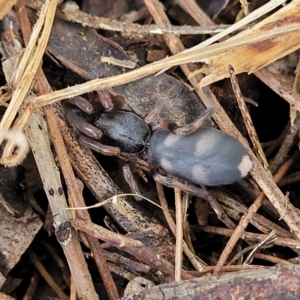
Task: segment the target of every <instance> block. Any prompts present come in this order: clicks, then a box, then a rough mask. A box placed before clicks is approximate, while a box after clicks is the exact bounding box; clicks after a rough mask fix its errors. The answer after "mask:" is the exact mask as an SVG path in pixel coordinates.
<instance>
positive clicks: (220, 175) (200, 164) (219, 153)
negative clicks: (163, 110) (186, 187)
mask: <svg viewBox="0 0 300 300" xmlns="http://www.w3.org/2000/svg"><path fill="white" fill-rule="evenodd" d="M148 154H149V159H150V161H151V162H152V163H154V164H155V165H157V166H159V167H161V168H162V169H164V170H165V171H166V172H168V173H170V174H171V175H174V176H177V177H179V178H182V179H185V180H188V181H190V182H193V183H195V184H203V185H207V186H217V185H225V184H230V183H233V182H236V181H239V180H241V179H242V178H243V177H245V176H246V175H247V174H248V172H249V171H250V170H251V168H252V166H253V163H252V161H251V159H250V157H249V155H248V153H247V151H246V149H245V148H244V146H243V145H242V144H241V143H240V142H239V141H238V140H237V139H235V138H234V137H232V136H230V135H228V134H226V133H224V132H222V131H220V130H217V129H214V128H210V127H201V128H199V129H198V130H197V131H195V132H194V133H192V134H189V135H184V136H177V135H174V134H173V133H171V132H170V131H169V130H160V131H157V132H155V133H154V134H153V136H152V137H151V140H150V144H149V152H148Z"/></svg>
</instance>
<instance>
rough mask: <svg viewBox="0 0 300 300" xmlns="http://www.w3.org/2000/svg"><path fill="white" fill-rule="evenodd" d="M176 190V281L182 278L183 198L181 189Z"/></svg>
mask: <svg viewBox="0 0 300 300" xmlns="http://www.w3.org/2000/svg"><path fill="white" fill-rule="evenodd" d="M174 191H175V207H176V252H175V281H180V280H181V267H182V240H183V231H182V206H181V202H182V198H181V190H180V189H179V188H174Z"/></svg>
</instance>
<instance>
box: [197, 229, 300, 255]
mask: <svg viewBox="0 0 300 300" xmlns="http://www.w3.org/2000/svg"><path fill="white" fill-rule="evenodd" d="M199 229H200V231H204V232H208V233H213V234H219V235H223V236H228V237H231V236H232V235H233V233H234V230H233V229H228V228H220V227H213V226H203V227H200V228H199ZM196 230H198V227H196ZM243 236H244V239H245V240H247V241H251V242H261V241H263V240H264V239H265V238H266V237H267V235H266V234H261V233H252V232H247V231H244V232H243ZM272 243H273V244H274V245H278V246H282V247H289V248H291V249H293V250H296V249H297V248H299V247H300V241H298V240H293V239H286V238H281V237H277V239H276V240H274V241H273V242H272Z"/></svg>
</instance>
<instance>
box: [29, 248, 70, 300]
mask: <svg viewBox="0 0 300 300" xmlns="http://www.w3.org/2000/svg"><path fill="white" fill-rule="evenodd" d="M27 252H28V254H29V256H30V259H31V261H32V263H33V264H34V266H35V267H36V268H37V270H38V272H39V273H40V275H41V276H42V277H43V278H44V279H45V281H46V282H47V283H48V285H49V286H50V287H51V288H52V289H53V291H55V293H56V294H57V295H58V296H59V297H60V298H61V299H63V300H68V299H69V297H68V296H67V295H66V294H65V293H64V292H63V291H62V289H61V288H60V287H59V285H58V284H57V283H56V282H55V281H54V279H53V278H52V277H51V275H50V274H49V273H48V272H47V271H46V269H45V268H44V266H43V265H42V264H41V262H40V261H39V259H38V257H37V255H36V254H35V253H34V252H33V251H32V250H31V249H29V250H28V251H27Z"/></svg>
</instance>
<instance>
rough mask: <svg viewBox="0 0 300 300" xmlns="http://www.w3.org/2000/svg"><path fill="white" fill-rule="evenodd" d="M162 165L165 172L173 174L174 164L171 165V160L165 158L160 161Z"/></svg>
mask: <svg viewBox="0 0 300 300" xmlns="http://www.w3.org/2000/svg"><path fill="white" fill-rule="evenodd" d="M160 165H161V167H162V168H163V169H164V170H166V171H167V172H172V170H173V166H172V163H171V162H170V161H169V160H167V159H165V158H163V159H162V160H161V161H160Z"/></svg>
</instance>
